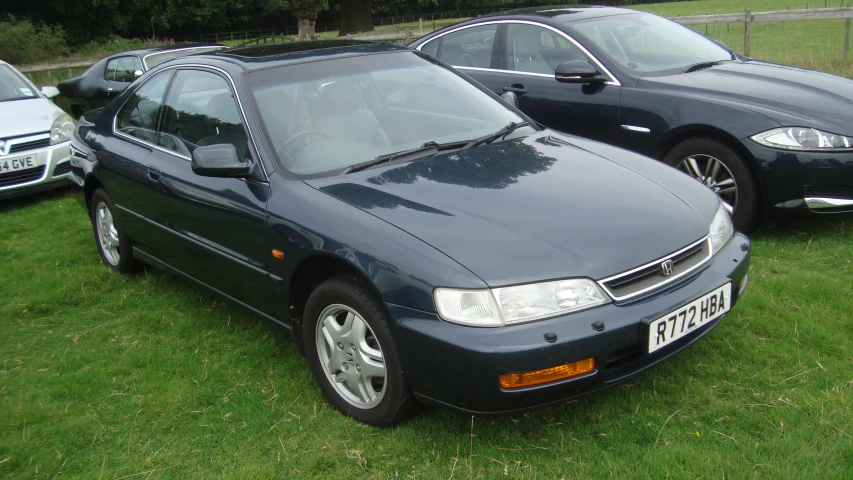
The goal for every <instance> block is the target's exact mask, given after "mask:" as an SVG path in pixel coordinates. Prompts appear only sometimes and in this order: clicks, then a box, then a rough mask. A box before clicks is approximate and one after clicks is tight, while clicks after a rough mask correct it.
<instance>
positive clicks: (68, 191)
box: [0, 185, 75, 213]
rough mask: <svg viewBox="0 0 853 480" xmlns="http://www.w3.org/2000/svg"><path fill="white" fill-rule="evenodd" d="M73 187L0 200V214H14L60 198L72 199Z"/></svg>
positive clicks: (67, 186) (68, 186)
mask: <svg viewBox="0 0 853 480" xmlns="http://www.w3.org/2000/svg"><path fill="white" fill-rule="evenodd" d="M74 195H75V191H74V187H73V186H71V185H66V186H63V187H58V188H55V189H52V190H46V191H43V192H35V193H28V194H25V195H20V196H17V197H9V198H0V213H7V212H14V211H16V210H21V209H24V208H30V207H32V206H33V205H36V204H38V203H41V202H45V201H48V200H56V199H60V198H69V199H71V198H73V197H74Z"/></svg>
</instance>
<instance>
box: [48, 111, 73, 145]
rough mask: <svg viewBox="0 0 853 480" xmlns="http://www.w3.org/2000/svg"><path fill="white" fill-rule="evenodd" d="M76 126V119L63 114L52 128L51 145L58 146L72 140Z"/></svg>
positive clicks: (54, 122) (57, 118)
mask: <svg viewBox="0 0 853 480" xmlns="http://www.w3.org/2000/svg"><path fill="white" fill-rule="evenodd" d="M76 126H77V125H76V124H75V123H74V119H73V118H71V116H69V115H68V114H65V113H63V114H62V115H60V116H58V117H56V120H54V121H53V125H52V126H51V127H50V144H51V145H56V144H57V143H62V142H67V141H68V140H71V135H73V134H74V127H76Z"/></svg>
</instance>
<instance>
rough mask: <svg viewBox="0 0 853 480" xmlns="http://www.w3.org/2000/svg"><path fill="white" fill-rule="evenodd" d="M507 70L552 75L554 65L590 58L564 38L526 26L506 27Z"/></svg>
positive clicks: (535, 27) (513, 25)
mask: <svg viewBox="0 0 853 480" xmlns="http://www.w3.org/2000/svg"><path fill="white" fill-rule="evenodd" d="M506 55H507V59H506V60H507V62H506V64H507V68H509V69H510V70H515V71H518V72H527V73H542V74H549V75H550V74H553V73H554V70H555V69H556V68H557V65H559V64H561V63H563V62H568V61H569V60H583V61H586V62H588V61H589V57H587V56H586V54H584V53H583V51H581V49H580V48H578V47H577V46H576V45H575V44H573V43H572V42H569V41H568V40H566V39H565V38H564V37H563V36H561V35H558V34H557V33H555V32H553V31H551V30H548V29H546V28H542V27H537V26H535V25H527V24H512V25H509V26H508V28H507V49H506Z"/></svg>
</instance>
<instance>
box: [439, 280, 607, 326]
mask: <svg viewBox="0 0 853 480" xmlns="http://www.w3.org/2000/svg"><path fill="white" fill-rule="evenodd" d="M609 301H610V299H609V298H608V297H607V296H606V295H605V294H604V292H603V291H601V289H600V288H599V287H598V285H596V283H595V282H593V281H592V280H588V279H585V278H573V279H568V280H554V281H551V282H543V283H531V284H528V285H518V286H515V287H502V288H493V289H485V290H456V289H452V288H436V289H435V305H436V307H437V308H438V314H439V315H441V318H443V319H445V320H447V321H448V322H453V323H459V324H462V325H471V326H475V327H500V326H504V325H511V324H516V323H522V322H527V321H531V320H537V319H540V318H545V317H550V316H554V315H560V314H565V313H572V312H576V311H578V310H584V309H587V308H591V307H595V306H598V305H601V304H604V303H608V302H609Z"/></svg>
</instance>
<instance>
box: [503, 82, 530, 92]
mask: <svg viewBox="0 0 853 480" xmlns="http://www.w3.org/2000/svg"><path fill="white" fill-rule="evenodd" d="M504 92H513V93H515V94H516V95H521V94H524V93H527V89H526V88H524V85H522V84H520V83H513V84H512V85H510V86H509V87H504Z"/></svg>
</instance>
